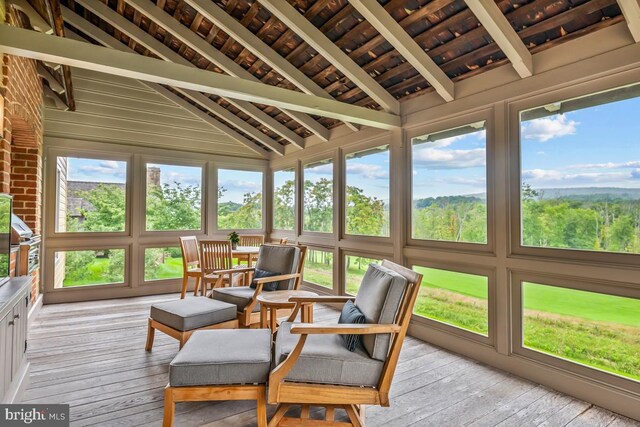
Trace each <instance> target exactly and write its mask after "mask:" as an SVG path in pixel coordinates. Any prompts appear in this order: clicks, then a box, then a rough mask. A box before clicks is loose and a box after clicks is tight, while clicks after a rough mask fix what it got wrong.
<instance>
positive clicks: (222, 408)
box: [23, 295, 640, 427]
mask: <svg viewBox="0 0 640 427" xmlns="http://www.w3.org/2000/svg"><path fill="white" fill-rule="evenodd" d="M172 298H175V295H165V296H155V297H143V298H132V299H120V300H108V301H98V302H83V303H73V304H59V305H50V306H45V307H43V308H42V311H41V312H40V314H39V317H38V318H37V319H36V321H35V323H34V326H33V328H32V329H31V333H30V335H29V359H30V361H31V377H30V385H29V388H28V389H27V391H26V393H25V395H24V398H23V401H24V402H32V403H68V404H70V405H71V419H72V425H74V426H114V427H115V426H126V427H133V426H141V425H149V426H159V425H160V423H161V419H162V404H163V401H162V389H163V387H164V386H165V385H166V384H167V377H168V375H167V373H168V364H169V362H170V361H171V359H172V358H173V357H174V356H175V354H176V353H177V351H178V344H177V341H175V340H173V339H170V338H169V337H167V336H165V335H164V334H162V333H156V344H155V347H154V351H153V352H152V353H146V352H145V351H144V342H145V333H146V318H147V316H148V313H149V306H150V305H151V303H152V302H155V301H162V300H168V299H172ZM315 317H316V322H318V321H323V320H329V319H333V318H336V317H337V314H336V312H335V311H333V310H330V309H328V308H322V307H317V308H316V314H315ZM391 393H392V396H393V399H392V404H391V407H390V408H374V407H370V408H368V409H367V426H386V427H390V426H409V425H413V426H438V427H441V426H463V425H471V426H501V427H502V426H504V427H506V426H517V427H521V426H539V425H545V426H549V427H552V426H570V427H577V426H602V427H604V426H609V427H621V426H640V423H637V422H635V421H632V420H629V419H627V418H624V417H622V416H619V415H616V414H614V413H611V412H609V411H606V410H604V409H601V408H598V407H595V406H593V405H590V404H589V403H586V402H583V401H580V400H577V399H574V398H571V397H569V396H566V395H563V394H560V393H557V392H554V391H552V390H549V389H547V388H545V387H542V386H540V385H537V384H534V383H531V382H529V381H525V380H523V379H520V378H517V377H514V376H512V375H509V374H507V373H504V372H501V371H498V370H496V369H493V368H490V367H487V366H485V365H482V364H480V363H478V362H475V361H473V360H470V359H466V358H464V357H460V356H458V355H455V354H453V353H450V352H448V351H445V350H442V349H440V348H438V347H435V346H432V345H429V344H427V343H424V342H421V341H418V340H416V339H408V340H407V341H406V342H405V347H404V348H403V351H402V353H401V356H400V363H399V365H398V370H397V373H396V376H395V379H394V383H393V387H392V388H391ZM253 408H254V405H253V403H252V402H211V403H209V402H202V403H180V404H178V405H177V416H176V425H177V426H253V425H255V421H254V417H253V416H254V409H253ZM269 409H270V412H269V415H270V414H271V413H272V411H273V410H274V408H273V407H270V408H269Z"/></svg>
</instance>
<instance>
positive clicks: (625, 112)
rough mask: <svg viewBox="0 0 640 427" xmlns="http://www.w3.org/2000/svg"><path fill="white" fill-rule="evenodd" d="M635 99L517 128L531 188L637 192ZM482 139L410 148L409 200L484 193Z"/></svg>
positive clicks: (639, 142) (639, 133) (638, 110)
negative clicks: (411, 185) (411, 195)
mask: <svg viewBox="0 0 640 427" xmlns="http://www.w3.org/2000/svg"><path fill="white" fill-rule="evenodd" d="M639 118H640V98H636V99H630V100H625V101H619V102H615V103H610V104H604V105H599V106H596V107H591V108H586V109H582V110H578V111H573V112H569V113H566V114H556V115H551V116H548V117H544V118H540V119H535V120H529V121H526V122H523V123H522V124H521V128H520V132H521V156H522V181H523V182H525V183H528V184H530V185H531V186H532V187H533V188H584V187H618V188H640V120H639ZM485 145H486V143H485V133H484V131H482V132H475V133H470V134H467V135H463V136H457V137H453V138H445V139H442V140H437V141H434V142H427V143H424V144H420V145H415V146H414V148H413V157H414V170H413V179H414V199H417V198H424V197H436V196H450V195H468V194H481V193H485V192H486V172H485V168H486V166H485V165H486V160H485V158H486V147H485Z"/></svg>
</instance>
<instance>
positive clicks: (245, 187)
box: [219, 179, 262, 192]
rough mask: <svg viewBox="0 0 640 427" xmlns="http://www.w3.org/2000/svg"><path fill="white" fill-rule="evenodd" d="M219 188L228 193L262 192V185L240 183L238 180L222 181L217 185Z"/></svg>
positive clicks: (250, 182) (246, 182)
mask: <svg viewBox="0 0 640 427" xmlns="http://www.w3.org/2000/svg"><path fill="white" fill-rule="evenodd" d="M219 186H220V187H224V188H225V189H227V190H230V191H240V192H251V191H253V192H259V191H262V184H260V183H257V182H252V181H242V180H240V179H231V180H228V181H222V182H221V183H220V184H219Z"/></svg>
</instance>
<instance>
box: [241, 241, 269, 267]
mask: <svg viewBox="0 0 640 427" xmlns="http://www.w3.org/2000/svg"><path fill="white" fill-rule="evenodd" d="M263 244H264V236H263V235H261V234H241V235H240V243H239V246H253V247H256V248H257V247H260V246H261V245H263ZM247 256H251V257H252V258H251V261H252V262H255V261H256V260H257V259H258V256H257V255H247ZM238 261H240V260H238ZM247 265H249V260H247Z"/></svg>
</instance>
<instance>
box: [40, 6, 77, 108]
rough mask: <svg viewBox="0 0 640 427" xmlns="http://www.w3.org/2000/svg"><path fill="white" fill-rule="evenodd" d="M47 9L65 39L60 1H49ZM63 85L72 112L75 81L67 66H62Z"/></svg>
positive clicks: (56, 31) (55, 28)
mask: <svg viewBox="0 0 640 427" xmlns="http://www.w3.org/2000/svg"><path fill="white" fill-rule="evenodd" d="M47 7H48V9H49V10H50V13H51V19H52V21H53V22H52V27H53V29H54V32H55V34H56V35H57V36H58V37H64V20H63V19H62V11H61V10H60V0H48V2H47ZM62 84H63V85H64V96H65V99H66V101H67V107H69V109H70V110H71V111H75V109H76V101H75V99H74V97H73V81H72V80H71V68H70V67H69V66H67V65H63V66H62Z"/></svg>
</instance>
